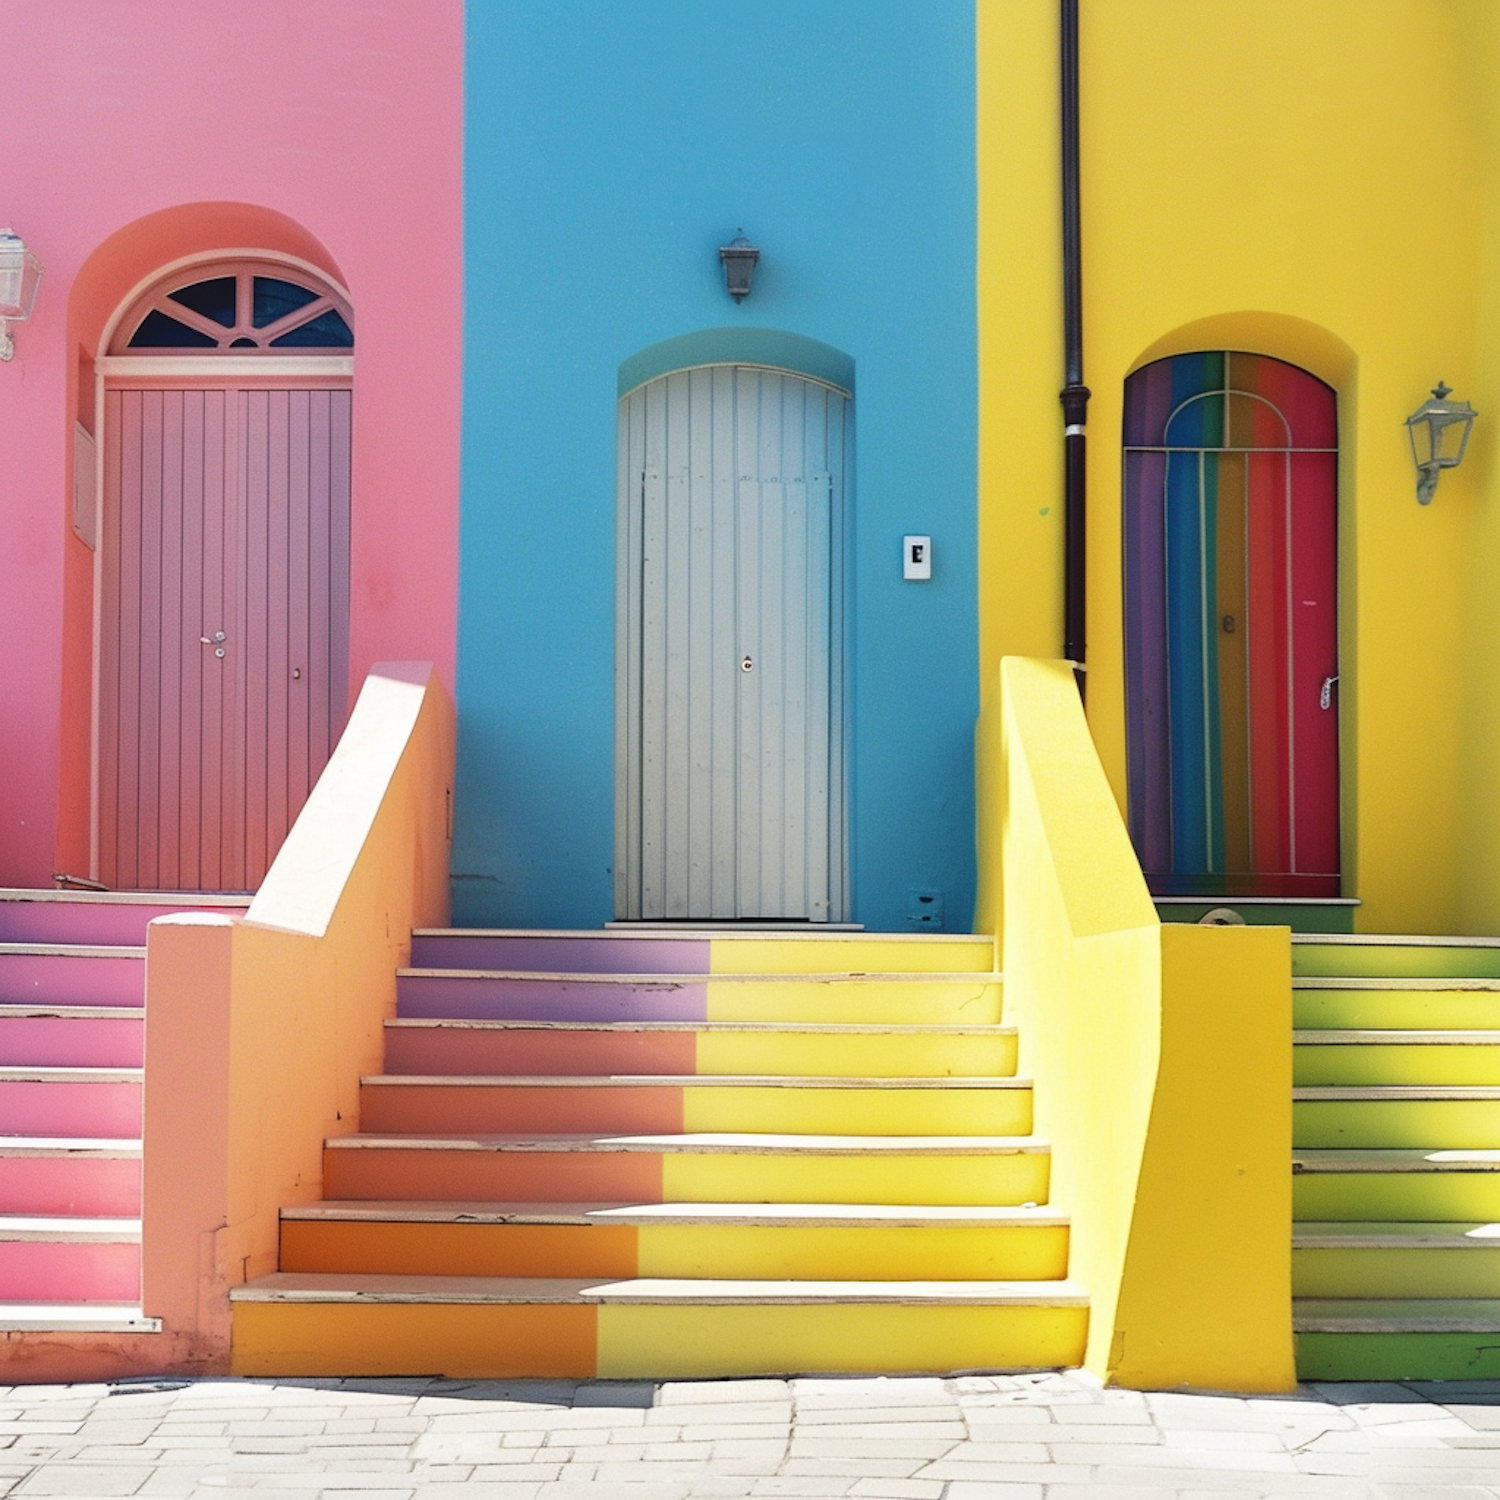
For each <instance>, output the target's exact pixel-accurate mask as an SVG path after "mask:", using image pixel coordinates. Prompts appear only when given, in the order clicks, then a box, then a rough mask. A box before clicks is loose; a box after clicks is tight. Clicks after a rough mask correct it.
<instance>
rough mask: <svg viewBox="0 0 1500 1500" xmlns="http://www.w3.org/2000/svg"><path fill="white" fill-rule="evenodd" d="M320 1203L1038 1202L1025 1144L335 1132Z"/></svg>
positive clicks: (1039, 1153) (1036, 1147) (1041, 1167)
mask: <svg viewBox="0 0 1500 1500" xmlns="http://www.w3.org/2000/svg"><path fill="white" fill-rule="evenodd" d="M323 1163H324V1166H323V1176H324V1192H325V1194H326V1196H328V1197H329V1198H355V1199H383V1200H388V1199H403V1200H408V1201H423V1200H431V1199H445V1200H478V1199H489V1200H514V1201H536V1200H542V1199H546V1200H548V1201H553V1200H559V1199H565V1200H570V1201H575V1202H592V1201H611V1202H619V1201H631V1202H646V1203H651V1202H663V1201H666V1202H673V1201H715V1202H726V1201H732V1202H748V1203H759V1202H770V1201H775V1202H778V1203H788V1202H804V1203H908V1204H960V1205H974V1204H1024V1203H1044V1202H1046V1200H1047V1194H1048V1186H1049V1174H1050V1167H1051V1153H1050V1149H1049V1148H1048V1146H1047V1144H1046V1143H1045V1142H1044V1141H1041V1140H1038V1139H1037V1138H1035V1137H1034V1136H1029V1135H1018V1136H1011V1137H1005V1136H995V1135H983V1136H946V1137H944V1136H933V1135H917V1136H894V1135H888V1136H858V1135H842V1134H831V1135H807V1134H794V1135H788V1134H772V1133H748V1132H701V1131H700V1132H692V1133H685V1132H671V1133H660V1134H642V1135H627V1136H621V1135H547V1134H524V1133H523V1134H512V1135H491V1136H474V1135H458V1136H446V1137H445V1136H435V1135H375V1134H360V1135H348V1136H339V1137H335V1138H333V1139H332V1140H329V1141H328V1142H327V1144H326V1147H325V1149H324V1153H323Z"/></svg>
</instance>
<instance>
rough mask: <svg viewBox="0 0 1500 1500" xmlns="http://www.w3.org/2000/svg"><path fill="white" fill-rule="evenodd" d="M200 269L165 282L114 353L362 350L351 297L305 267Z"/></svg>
mask: <svg viewBox="0 0 1500 1500" xmlns="http://www.w3.org/2000/svg"><path fill="white" fill-rule="evenodd" d="M207 269H209V268H206V267H203V266H196V267H194V268H193V269H192V270H190V271H182V272H179V273H178V274H176V275H175V276H172V277H170V278H168V279H167V280H165V281H162V282H159V283H158V284H157V285H156V286H155V287H153V288H152V289H151V290H150V291H149V292H147V293H146V295H145V296H143V297H142V298H141V299H140V300H139V301H138V302H137V303H136V305H135V306H134V307H133V308H131V310H130V312H129V313H128V314H127V315H126V316H125V317H124V318H123V319H121V321H120V326H119V330H118V332H117V333H116V335H115V338H114V343H113V347H112V348H111V351H110V352H111V353H113V354H215V353H223V354H229V353H234V354H254V353H257V352H264V353H268V354H278V353H297V354H313V353H325V354H326V353H343V352H344V351H346V350H349V349H352V348H353V347H354V329H353V327H352V321H353V314H352V312H351V310H350V307H349V304H348V302H347V301H346V299H345V298H344V297H343V296H341V295H340V294H339V293H338V292H337V291H335V290H334V289H333V287H331V286H329V285H328V284H327V283H320V282H318V281H316V280H315V279H314V277H313V276H312V275H311V273H309V272H307V271H304V270H302V269H300V268H297V269H294V268H292V267H289V266H283V265H277V264H274V263H269V262H241V263H236V264H234V265H218V266H214V267H213V268H212V269H211V270H210V271H209V274H207V275H205V274H204V272H205V270H207Z"/></svg>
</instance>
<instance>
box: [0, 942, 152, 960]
mask: <svg viewBox="0 0 1500 1500" xmlns="http://www.w3.org/2000/svg"><path fill="white" fill-rule="evenodd" d="M7 954H10V955H12V956H21V957H27V958H142V959H143V958H145V956H146V950H145V949H144V948H138V947H121V946H107V945H104V944H97V943H0V957H4V956H5V955H7Z"/></svg>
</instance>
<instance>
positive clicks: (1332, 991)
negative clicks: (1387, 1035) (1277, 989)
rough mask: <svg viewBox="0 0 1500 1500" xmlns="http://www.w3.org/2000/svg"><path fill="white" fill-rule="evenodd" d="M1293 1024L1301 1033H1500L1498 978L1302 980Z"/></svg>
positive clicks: (1295, 998)
mask: <svg viewBox="0 0 1500 1500" xmlns="http://www.w3.org/2000/svg"><path fill="white" fill-rule="evenodd" d="M1292 1023H1293V1025H1294V1026H1297V1027H1298V1028H1300V1029H1302V1030H1309V1031H1316V1030H1335V1029H1337V1030H1380V1031H1400V1030H1414V1031H1428V1030H1437V1031H1494V1030H1500V980H1494V979H1432V980H1415V979H1407V980H1377V979H1317V980H1312V979H1299V980H1294V981H1293V983H1292Z"/></svg>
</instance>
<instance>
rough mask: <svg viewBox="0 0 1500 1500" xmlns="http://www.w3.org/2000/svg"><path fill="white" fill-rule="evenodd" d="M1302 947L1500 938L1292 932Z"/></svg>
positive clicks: (1478, 942)
mask: <svg viewBox="0 0 1500 1500" xmlns="http://www.w3.org/2000/svg"><path fill="white" fill-rule="evenodd" d="M1292 942H1293V943H1295V944H1298V945H1301V946H1304V947H1316V946H1332V947H1338V948H1500V937H1443V936H1442V935H1441V934H1438V935H1434V934H1432V933H1418V932H1393V933H1385V932H1294V933H1293V934H1292Z"/></svg>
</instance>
